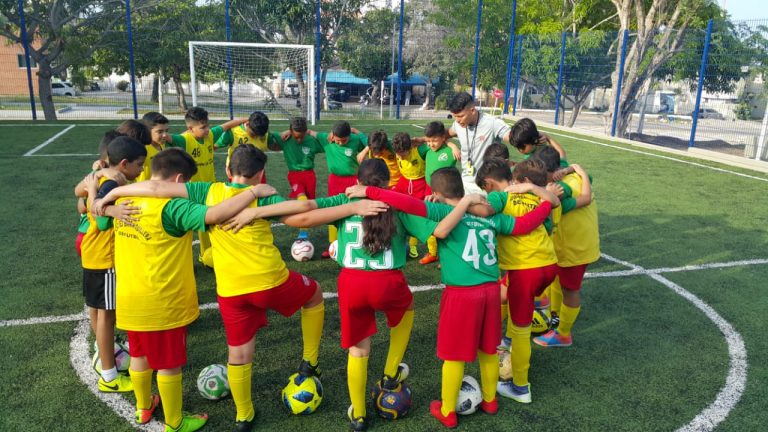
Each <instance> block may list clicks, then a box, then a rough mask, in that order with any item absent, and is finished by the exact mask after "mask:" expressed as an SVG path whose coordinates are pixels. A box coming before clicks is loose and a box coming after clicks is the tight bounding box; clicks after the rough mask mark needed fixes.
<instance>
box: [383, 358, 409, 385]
mask: <svg viewBox="0 0 768 432" xmlns="http://www.w3.org/2000/svg"><path fill="white" fill-rule="evenodd" d="M410 371H411V368H409V367H408V365H407V364H405V363H400V364H399V365H398V366H397V373H395V376H394V377H390V376H387V375H384V377H383V378H381V381H379V385H380V386H381V389H382V390H387V391H393V390H397V386H398V384H400V383H401V382H403V381H405V380H406V378H408V375H409V374H410Z"/></svg>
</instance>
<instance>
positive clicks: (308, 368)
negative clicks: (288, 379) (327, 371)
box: [299, 360, 323, 378]
mask: <svg viewBox="0 0 768 432" xmlns="http://www.w3.org/2000/svg"><path fill="white" fill-rule="evenodd" d="M299 373H300V374H301V375H303V376H305V377H310V376H315V377H318V378H320V375H322V374H323V371H322V370H320V363H318V364H316V365H314V366H312V364H310V363H309V360H302V361H301V364H299Z"/></svg>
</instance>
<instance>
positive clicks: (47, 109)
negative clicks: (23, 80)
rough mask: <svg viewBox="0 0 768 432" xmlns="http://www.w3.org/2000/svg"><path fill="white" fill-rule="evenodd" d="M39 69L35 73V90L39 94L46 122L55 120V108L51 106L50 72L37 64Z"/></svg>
mask: <svg viewBox="0 0 768 432" xmlns="http://www.w3.org/2000/svg"><path fill="white" fill-rule="evenodd" d="M38 64H39V67H40V69H38V72H37V88H38V91H39V93H40V106H41V107H43V115H44V116H45V119H46V120H56V107H55V106H54V105H53V92H52V91H51V71H50V67H49V66H47V65H46V66H44V65H43V64H42V63H38Z"/></svg>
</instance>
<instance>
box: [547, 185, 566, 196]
mask: <svg viewBox="0 0 768 432" xmlns="http://www.w3.org/2000/svg"><path fill="white" fill-rule="evenodd" d="M547 190H548V191H550V192H552V193H553V194H555V195H557V197H558V198H560V197H562V196H563V192H564V191H563V187H562V186H560V185H559V184H557V183H547Z"/></svg>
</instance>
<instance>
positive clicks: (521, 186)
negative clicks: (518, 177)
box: [504, 183, 533, 194]
mask: <svg viewBox="0 0 768 432" xmlns="http://www.w3.org/2000/svg"><path fill="white" fill-rule="evenodd" d="M531 190H533V188H532V187H531V183H514V184H511V185H509V186H507V187H506V188H504V192H508V193H518V194H522V193H528V192H530V191H531Z"/></svg>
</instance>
